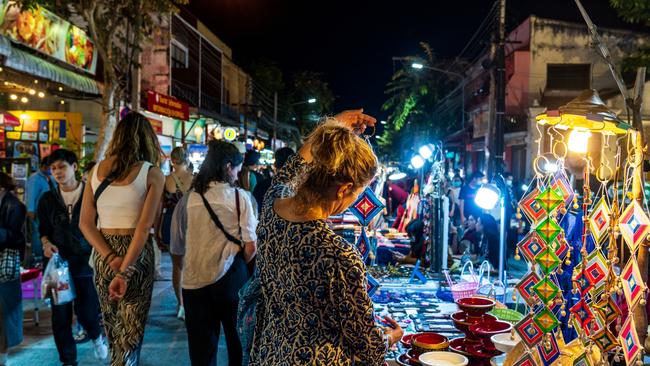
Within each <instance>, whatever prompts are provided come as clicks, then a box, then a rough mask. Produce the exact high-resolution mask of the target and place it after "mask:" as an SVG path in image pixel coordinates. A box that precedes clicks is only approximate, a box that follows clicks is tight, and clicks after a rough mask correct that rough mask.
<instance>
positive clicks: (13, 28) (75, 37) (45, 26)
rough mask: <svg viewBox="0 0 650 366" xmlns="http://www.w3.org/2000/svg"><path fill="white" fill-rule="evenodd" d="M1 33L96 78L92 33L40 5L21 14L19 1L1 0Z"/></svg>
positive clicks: (95, 54)
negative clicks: (90, 35)
mask: <svg viewBox="0 0 650 366" xmlns="http://www.w3.org/2000/svg"><path fill="white" fill-rule="evenodd" d="M0 34H2V35H4V36H6V37H8V38H10V39H11V40H12V41H14V42H17V43H20V44H23V45H25V46H28V47H31V48H32V49H34V50H36V51H38V52H41V53H44V54H46V55H48V56H51V57H54V58H56V59H57V60H60V61H63V62H65V63H68V64H70V65H72V66H75V67H78V68H80V69H82V70H84V71H86V72H89V73H91V74H93V75H94V74H95V71H96V69H97V49H96V48H95V44H94V43H93V41H92V40H91V39H90V37H89V36H88V34H87V33H86V32H85V31H83V30H82V29H81V28H79V27H77V26H75V25H72V24H70V23H69V22H67V21H65V20H63V19H61V18H59V17H58V16H57V15H55V14H54V13H52V12H50V11H49V10H46V9H44V8H42V7H40V6H37V7H36V8H34V9H32V10H24V11H21V9H20V5H19V4H17V3H16V2H15V1H6V0H0Z"/></svg>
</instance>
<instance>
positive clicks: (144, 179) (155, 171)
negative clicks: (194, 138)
mask: <svg viewBox="0 0 650 366" xmlns="http://www.w3.org/2000/svg"><path fill="white" fill-rule="evenodd" d="M161 156H162V152H161V150H160V145H159V144H158V138H157V137H156V134H155V132H154V131H153V128H152V127H151V124H150V123H149V120H147V118H146V117H144V116H143V115H142V114H139V113H136V112H131V113H129V114H127V115H126V116H125V117H124V118H123V119H122V120H121V121H120V122H119V123H118V125H117V128H116V129H115V132H114V134H113V138H112V140H111V143H110V145H109V148H108V151H107V153H106V158H105V159H104V160H103V161H101V162H99V163H98V164H97V165H96V166H95V168H93V171H92V173H91V174H90V176H91V178H90V184H88V185H86V188H85V190H84V193H83V194H84V198H83V203H82V207H81V220H80V223H79V226H80V228H81V231H82V232H83V234H84V236H85V237H86V240H88V242H89V243H90V244H91V245H92V247H93V248H94V256H93V262H94V269H95V286H96V287H97V294H98V295H99V302H100V306H101V310H102V314H103V317H104V326H105V328H106V336H107V338H108V342H109V347H110V351H111V365H112V366H117V365H129V366H131V365H138V364H139V360H140V349H141V346H142V337H143V335H144V326H145V323H146V321H147V315H148V313H149V306H150V305H151V294H152V291H153V281H154V252H153V245H152V240H151V237H150V235H149V232H150V229H151V227H152V226H153V223H154V220H155V219H156V217H157V214H158V212H159V204H160V198H161V197H162V192H163V185H164V176H163V174H162V171H161V170H160V169H159V168H158V165H159V164H160V159H161Z"/></svg>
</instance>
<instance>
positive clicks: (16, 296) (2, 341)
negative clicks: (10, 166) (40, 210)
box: [0, 172, 27, 366]
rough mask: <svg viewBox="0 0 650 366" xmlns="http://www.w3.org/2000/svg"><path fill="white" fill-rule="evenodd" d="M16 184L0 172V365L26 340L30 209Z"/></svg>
mask: <svg viewBox="0 0 650 366" xmlns="http://www.w3.org/2000/svg"><path fill="white" fill-rule="evenodd" d="M15 188H16V186H15V185H14V183H13V181H12V179H11V177H9V176H8V175H7V174H5V173H2V172H0V261H2V263H0V366H4V365H5V364H7V351H8V350H9V348H10V347H14V346H17V345H19V344H20V342H22V340H23V301H22V298H23V297H22V290H21V288H20V259H21V258H22V256H23V254H24V251H25V233H24V232H23V226H24V225H25V215H26V214H27V209H26V208H25V205H23V204H22V203H21V202H20V201H19V200H18V198H16V196H14V194H13V193H12V191H13V190H14V189H15Z"/></svg>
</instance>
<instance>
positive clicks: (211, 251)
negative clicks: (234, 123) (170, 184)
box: [171, 141, 257, 366]
mask: <svg viewBox="0 0 650 366" xmlns="http://www.w3.org/2000/svg"><path fill="white" fill-rule="evenodd" d="M242 161H243V157H242V155H241V154H240V153H239V151H238V150H237V148H236V147H235V146H234V145H233V144H230V143H227V142H223V141H211V142H210V143H209V144H208V155H207V156H206V158H205V160H204V161H203V164H202V165H201V170H200V171H199V173H198V174H197V175H196V178H195V179H194V182H193V184H192V187H193V190H192V191H190V192H189V193H188V194H186V195H185V196H183V198H182V199H181V201H180V202H179V203H178V205H177V207H176V210H175V212H174V219H173V225H172V240H171V242H172V246H171V253H172V254H174V255H177V256H180V257H181V258H183V275H182V284H183V301H184V305H185V325H186V327H187V336H188V343H189V352H190V360H191V361H192V365H194V366H216V362H217V347H218V343H219V332H220V327H221V326H223V330H224V333H225V336H226V344H227V346H228V364H229V365H231V366H240V365H241V364H242V347H241V343H240V341H239V336H238V335H237V306H238V304H239V295H238V293H239V289H240V288H241V287H242V286H243V285H244V283H246V280H248V271H247V269H246V263H247V262H249V261H250V260H251V259H252V258H253V257H254V256H255V251H256V240H257V237H256V235H255V229H256V228H257V219H256V218H255V211H254V209H253V205H252V203H251V198H250V195H248V194H246V193H245V192H244V191H243V190H242V189H240V188H236V187H235V186H234V182H235V181H236V180H237V174H238V173H239V171H240V170H241V167H242Z"/></svg>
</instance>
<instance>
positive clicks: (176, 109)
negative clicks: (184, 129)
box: [147, 90, 190, 121]
mask: <svg viewBox="0 0 650 366" xmlns="http://www.w3.org/2000/svg"><path fill="white" fill-rule="evenodd" d="M147 110H149V112H152V113H158V114H162V115H163V116H167V117H171V118H176V119H181V120H183V121H187V120H188V119H190V106H189V105H188V104H187V103H185V102H182V101H180V100H178V99H176V98H174V97H170V96H168V95H164V94H160V93H156V92H155V91H152V90H147Z"/></svg>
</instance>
